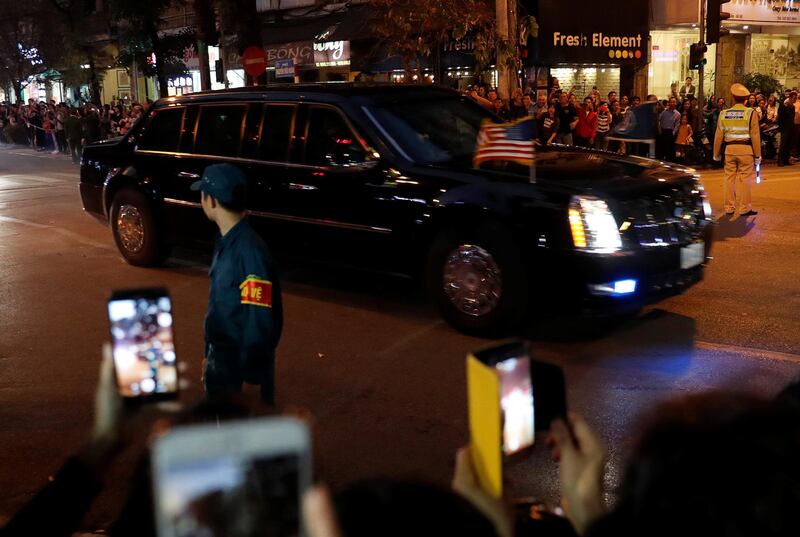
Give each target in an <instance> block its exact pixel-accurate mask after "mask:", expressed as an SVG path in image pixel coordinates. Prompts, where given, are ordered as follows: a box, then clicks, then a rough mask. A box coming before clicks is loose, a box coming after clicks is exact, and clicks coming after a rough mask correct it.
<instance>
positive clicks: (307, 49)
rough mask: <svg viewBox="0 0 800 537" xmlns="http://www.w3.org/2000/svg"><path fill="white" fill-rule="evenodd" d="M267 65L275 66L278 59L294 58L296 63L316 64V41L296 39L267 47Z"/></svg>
mask: <svg viewBox="0 0 800 537" xmlns="http://www.w3.org/2000/svg"><path fill="white" fill-rule="evenodd" d="M264 52H265V53H266V54H267V65H269V66H270V67H275V66H276V64H277V62H278V60H292V61H293V62H294V65H313V64H314V43H313V42H311V41H294V42H292V43H283V44H280V45H269V46H267V47H265V49H264Z"/></svg>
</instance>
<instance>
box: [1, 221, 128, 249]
mask: <svg viewBox="0 0 800 537" xmlns="http://www.w3.org/2000/svg"><path fill="white" fill-rule="evenodd" d="M0 222H7V223H10V224H19V225H22V226H28V227H32V228H35V229H49V230H51V231H53V232H54V233H58V234H59V235H61V236H63V237H67V238H69V239H72V240H74V241H76V242H79V243H81V244H84V245H86V246H93V247H95V248H102V249H103V250H114V248H112V247H111V246H109V245H108V244H105V243H102V242H97V241H96V240H93V239H90V238H88V237H84V236H83V235H81V234H79V233H75V232H74V231H70V230H68V229H63V228H60V227H56V226H50V225H47V224H39V223H37V222H31V221H29V220H20V219H19V218H12V217H10V216H0Z"/></svg>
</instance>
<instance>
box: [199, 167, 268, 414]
mask: <svg viewBox="0 0 800 537" xmlns="http://www.w3.org/2000/svg"><path fill="white" fill-rule="evenodd" d="M246 184H247V182H246V179H245V176H244V173H242V171H241V170H240V169H239V168H237V167H236V166H233V165H232V164H215V165H213V166H209V167H207V168H206V169H205V171H204V172H203V178H202V179H201V180H200V181H197V182H195V183H194V184H192V187H191V188H192V190H199V191H201V192H202V205H203V211H204V212H205V213H206V216H207V217H208V218H209V220H211V221H212V222H214V223H215V224H216V225H217V227H218V228H219V231H220V236H219V238H218V239H217V244H216V247H215V249H214V259H213V261H212V262H211V271H210V276H211V288H210V293H209V299H208V312H207V313H206V320H205V338H206V359H205V365H204V371H203V384H204V386H205V389H206V395H207V396H208V397H214V396H216V395H222V394H225V393H228V392H236V391H241V389H242V384H243V383H245V382H246V383H248V384H258V385H260V386H261V400H262V401H263V402H265V403H267V404H270V405H272V404H274V402H275V348H276V347H277V346H278V341H279V340H280V337H281V331H282V329H283V306H282V301H281V287H280V281H279V280H278V274H277V271H276V269H275V263H274V261H273V260H272V256H271V255H270V253H269V250H268V249H267V245H266V244H265V243H264V241H263V240H262V239H261V237H259V236H258V234H257V233H256V232H255V231H254V230H253V228H252V227H250V224H249V223H248V221H247V219H246V218H245V187H246Z"/></svg>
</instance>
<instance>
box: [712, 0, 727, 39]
mask: <svg viewBox="0 0 800 537" xmlns="http://www.w3.org/2000/svg"><path fill="white" fill-rule="evenodd" d="M730 1H731V0H708V9H707V10H706V43H719V40H720V38H721V37H723V36H726V35H728V34H729V33H730V30H727V29H725V28H723V27H722V21H724V20H728V19H730V18H731V14H730V13H725V12H724V11H722V4H727V3H728V2H730Z"/></svg>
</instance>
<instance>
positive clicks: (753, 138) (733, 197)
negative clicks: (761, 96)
mask: <svg viewBox="0 0 800 537" xmlns="http://www.w3.org/2000/svg"><path fill="white" fill-rule="evenodd" d="M731 95H732V96H733V100H734V101H735V104H734V105H733V106H732V107H731V108H728V109H727V110H725V111H723V112H721V113H720V115H719V121H718V123H717V132H716V135H715V136H714V160H720V159H721V158H722V156H721V150H722V144H723V142H724V143H725V214H738V215H739V216H751V215H756V214H758V212H757V211H754V210H753V205H752V200H751V189H752V186H753V180H754V179H755V177H756V166H760V165H761V131H760V130H759V128H758V117H757V116H756V114H755V110H753V109H752V108H748V107H747V106H746V105H745V102H746V101H747V98H748V97H749V96H750V91H748V89H747V88H746V87H744V86H743V85H741V84H734V85H733V86H731Z"/></svg>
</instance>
